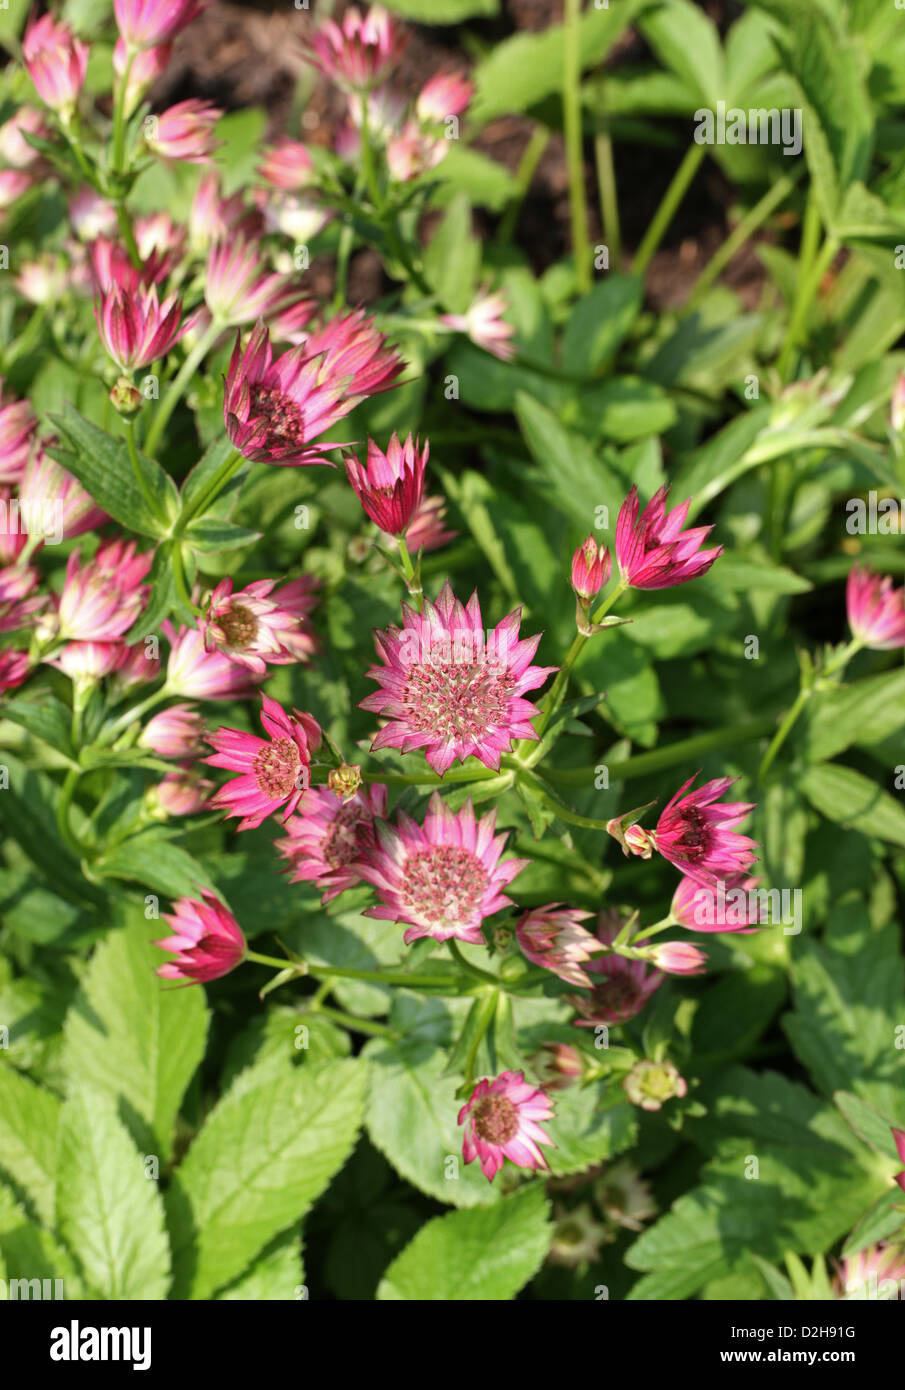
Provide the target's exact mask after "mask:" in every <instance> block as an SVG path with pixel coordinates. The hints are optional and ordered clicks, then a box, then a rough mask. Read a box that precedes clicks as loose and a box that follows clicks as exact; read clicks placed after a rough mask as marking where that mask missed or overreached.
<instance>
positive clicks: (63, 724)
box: [3, 690, 74, 761]
mask: <svg viewBox="0 0 905 1390" xmlns="http://www.w3.org/2000/svg"><path fill="white" fill-rule="evenodd" d="M3 718H4V719H11V720H12V721H13V723H14V724H19V725H21V727H22V728H23V729H27V730H28V732H29V733H30V734H33V735H34V737H35V738H40V739H43V740H44V742H45V743H49V744H50V746H51V748H55V749H56V750H57V752H58V753H62V754H63V756H64V757H65V758H68V759H69V760H70V761H72V760H73V757H74V754H73V748H72V733H71V730H72V712H71V710H69V709H67V707H66V706H65V705H64V704H63V703H62V701H61V700H58V699H57V698H56V696H55V695H52V694H51V693H50V691H49V690H43V691H41V693H40V696H39V698H37V699H26V698H25V696H19V697H18V698H17V699H14V700H7V701H5V703H4V705H3Z"/></svg>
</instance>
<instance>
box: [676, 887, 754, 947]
mask: <svg viewBox="0 0 905 1390" xmlns="http://www.w3.org/2000/svg"><path fill="white" fill-rule="evenodd" d="M759 883H760V879H759V878H749V877H748V876H747V875H746V874H744V873H737V874H730V875H729V876H728V877H727V878H726V879H725V881H724V880H723V879H719V880H718V881H717V883H716V887H715V888H713V887H703V886H702V885H701V884H700V883H698V882H697V880H696V879H693V878H687V877H686V878H682V879H680V880H679V886H678V888H677V889H676V891H675V892H674V893H673V895H672V903H671V905H670V914H671V916H672V918H673V920H674V921H675V922H676V923H677V924H678V925H679V926H681V927H687V928H688V930H689V931H704V932H741V933H743V934H744V935H747V934H748V933H749V932H752V931H754V930H755V929H756V928H757V927H758V926H759V925H760V924H761V923H762V922H763V921H765V920H766V916H767V915H768V914H767V913H766V912H765V904H764V903H762V902H761V900H760V899H759V898H758V897H757V895H756V893H755V890H756V888H757V885H758V884H759Z"/></svg>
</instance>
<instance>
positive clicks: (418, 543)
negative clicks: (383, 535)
mask: <svg viewBox="0 0 905 1390" xmlns="http://www.w3.org/2000/svg"><path fill="white" fill-rule="evenodd" d="M458 534H459V533H458V531H449V530H447V529H446V501H445V499H444V498H442V497H428V496H424V497H422V498H421V501H420V502H419V504H418V506H417V507H416V508H415V511H414V513H413V515H412V519H411V521H410V522H409V525H408V530H407V531H406V533H405V539H406V542H407V544H408V548H409V550H410V551H411V553H412V554H413V555H414V554H416V553H417V552H418V551H419V550H439V548H440V546H441V545H446V543H447V541H452V540H455V538H456V536H457V535H458Z"/></svg>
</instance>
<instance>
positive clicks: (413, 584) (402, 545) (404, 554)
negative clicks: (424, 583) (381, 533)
mask: <svg viewBox="0 0 905 1390" xmlns="http://www.w3.org/2000/svg"><path fill="white" fill-rule="evenodd" d="M396 544H397V545H398V547H399V558H400V560H401V561H402V572H403V574H404V575H405V586H406V588H407V589H408V591H409V595H410V597H411V599H412V602H413V603H414V605H415V607H416V608H417V609H418V612H419V613H420V612H421V608H422V604H423V602H424V594H423V592H422V589H421V579H420V577H419V575H418V573H417V571H416V569H415V566H414V565H413V564H412V557H411V555H410V554H409V548H408V545H407V544H406V540H405V536H397V537H396Z"/></svg>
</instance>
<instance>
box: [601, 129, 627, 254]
mask: <svg viewBox="0 0 905 1390" xmlns="http://www.w3.org/2000/svg"><path fill="white" fill-rule="evenodd" d="M594 159H595V163H596V165H597V187H598V189H599V190H600V220H601V223H602V226H603V235H604V238H605V239H606V244H607V249H608V251H609V264H610V268H611V269H612V270H613V271H618V269H619V263H620V261H621V260H622V229H621V226H620V222H619V196H618V194H617V192H616V170H615V168H614V166H613V137H612V136H611V135H610V132H609V129H608V128H606V129H604V130H601V131H600V132H599V133H598V134H597V135H596V136H595V138H594Z"/></svg>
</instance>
